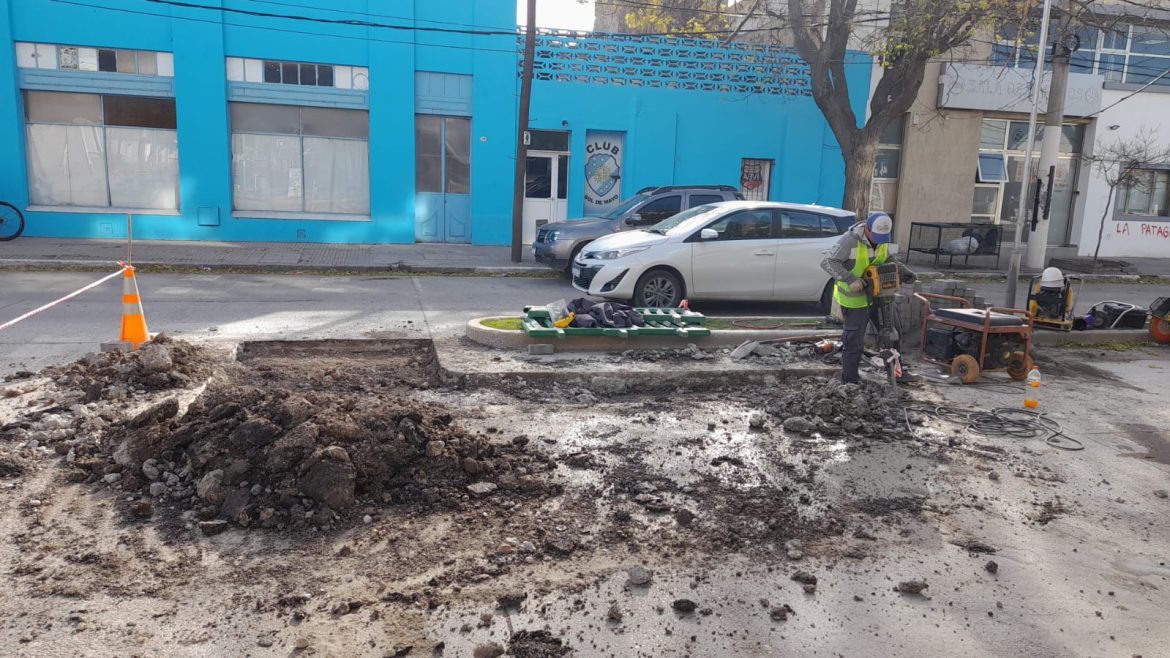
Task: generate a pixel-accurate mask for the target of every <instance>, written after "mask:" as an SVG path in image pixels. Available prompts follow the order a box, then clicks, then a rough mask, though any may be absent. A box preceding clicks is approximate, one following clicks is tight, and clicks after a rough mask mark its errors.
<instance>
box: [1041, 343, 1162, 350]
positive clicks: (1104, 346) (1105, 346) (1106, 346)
mask: <svg viewBox="0 0 1170 658" xmlns="http://www.w3.org/2000/svg"><path fill="white" fill-rule="evenodd" d="M1154 344H1155V343H1154V342H1153V341H1150V340H1143V341H1139V342H1133V343H1129V342H1122V341H1110V342H1106V343H1078V342H1075V341H1071V340H1068V341H1064V342H1063V343H1058V344H1057V345H1056V347H1058V348H1063V349H1069V350H1100V351H1102V352H1131V351H1133V350H1140V349H1142V348H1143V347H1150V346H1151V345H1154Z"/></svg>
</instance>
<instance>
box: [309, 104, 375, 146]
mask: <svg viewBox="0 0 1170 658" xmlns="http://www.w3.org/2000/svg"><path fill="white" fill-rule="evenodd" d="M294 109H296V108H294ZM300 110H301V121H302V125H303V130H304V133H305V134H306V135H319V136H321V137H356V138H360V139H367V138H369V136H370V114H369V113H368V112H365V111H363V110H335V109H331V108H324V107H304V108H300Z"/></svg>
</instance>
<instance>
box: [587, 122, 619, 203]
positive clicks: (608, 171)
mask: <svg viewBox="0 0 1170 658" xmlns="http://www.w3.org/2000/svg"><path fill="white" fill-rule="evenodd" d="M623 142H624V135H623V134H622V133H594V132H592V131H590V132H589V134H588V135H587V138H586V144H585V214H587V215H599V214H602V213H604V212H605V211H607V210H608V209H610V208H611V207H613V206H615V205H617V204H618V203H619V202H620V201H621V195H622V185H621V173H622V147H623Z"/></svg>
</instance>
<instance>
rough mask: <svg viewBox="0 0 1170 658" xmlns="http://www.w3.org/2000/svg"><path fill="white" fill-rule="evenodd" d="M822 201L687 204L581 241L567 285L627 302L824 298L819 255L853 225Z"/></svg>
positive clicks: (828, 298)
mask: <svg viewBox="0 0 1170 658" xmlns="http://www.w3.org/2000/svg"><path fill="white" fill-rule="evenodd" d="M855 221H856V219H855V216H854V214H853V213H852V212H849V211H847V210H840V209H838V208H828V207H825V206H814V205H803V204H795V203H770V202H766V201H727V202H724V203H715V204H711V205H705V206H698V207H696V208H691V209H690V210H687V211H684V212H682V213H679V214H677V215H675V216H674V217H671V218H670V219H667V220H665V221H663V222H660V223H658V224H655V225H654V226H653V227H651V228H649V229H645V230H638V231H625V232H622V233H614V234H612V235H607V236H604V237H602V238H599V239H597V240H594V241H593V242H591V243H589V245H588V246H586V247H585V248H584V249H583V250H582V251H581V253H580V254H579V255H578V257H577V259H576V260H575V261H574V262H573V265H572V274H573V287H574V288H576V289H577V290H580V291H581V292H584V293H586V294H588V295H590V296H594V297H604V298H609V299H617V300H630V301H632V303H633V305H634V306H678V304H679V302H681V301H682V300H683V299H728V300H744V301H747V300H767V301H789V302H819V303H820V304H821V306H822V308H824V309H825V310H826V311H827V309H828V307H829V305H830V304H831V303H832V295H833V288H832V280H831V278H830V277H829V275H828V274H827V273H825V271H824V270H822V269H821V260H822V259H823V258H824V255H823V252H824V251H825V250H826V249H827V248H829V247H830V246H831V245H833V244H834V243H835V242H836V240H837V239H838V237H839V236H840V235H841V234H842V233H844V232H845V231H847V230H848V229H849V227H850V226H852V225H853V224H854V223H855Z"/></svg>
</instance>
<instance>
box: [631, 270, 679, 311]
mask: <svg viewBox="0 0 1170 658" xmlns="http://www.w3.org/2000/svg"><path fill="white" fill-rule="evenodd" d="M682 299H683V284H682V280H681V279H679V277H678V275H676V274H674V273H673V272H671V271H669V270H651V271H649V272H647V273H645V274H643V275H642V278H640V279H638V284H637V285H636V286H634V305H635V306H649V307H656V308H674V307H676V306H678V304H679V302H681V301H682Z"/></svg>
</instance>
